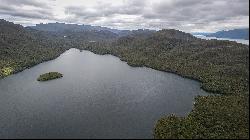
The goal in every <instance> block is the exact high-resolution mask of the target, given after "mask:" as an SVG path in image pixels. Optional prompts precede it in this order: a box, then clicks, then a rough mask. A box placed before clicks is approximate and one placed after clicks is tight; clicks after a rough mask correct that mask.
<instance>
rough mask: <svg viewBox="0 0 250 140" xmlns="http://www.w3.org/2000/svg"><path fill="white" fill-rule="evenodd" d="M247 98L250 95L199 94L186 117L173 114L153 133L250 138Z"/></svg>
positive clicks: (169, 135) (160, 123) (159, 135)
mask: <svg viewBox="0 0 250 140" xmlns="http://www.w3.org/2000/svg"><path fill="white" fill-rule="evenodd" d="M248 98H249V96H248V95H237V96H235V95H232V96H208V97H197V98H196V104H195V106H194V109H193V111H192V112H191V113H190V114H189V115H188V116H187V117H185V118H179V117H176V116H175V115H171V116H167V117H165V118H162V119H161V120H159V121H158V122H157V124H156V126H155V133H154V136H155V138H157V139H166V138H178V139H181V138H189V139H199V138H201V139H218V138H221V139H223V138H225V139H232V138H235V139H239V138H241V139H242V138H245V139H247V138H249V125H247V124H249V118H248V116H249V114H248V109H249V104H248V102H249V101H248Z"/></svg>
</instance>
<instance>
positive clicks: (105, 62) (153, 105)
mask: <svg viewBox="0 0 250 140" xmlns="http://www.w3.org/2000/svg"><path fill="white" fill-rule="evenodd" d="M50 71H57V72H60V73H62V74H64V77H63V78H61V79H57V80H52V81H48V82H38V81H36V78H37V77H38V76H39V75H40V74H43V73H46V72H50ZM197 95H207V93H206V92H205V91H203V90H201V89H200V84H199V83H198V82H197V81H194V80H190V79H185V78H182V77H180V76H177V75H175V74H170V73H166V72H160V71H156V70H153V69H150V68H145V67H142V68H134V67H130V66H128V65H127V63H126V62H122V61H120V59H119V58H117V57H114V56H111V55H104V56H101V55H96V54H94V53H92V52H89V51H82V52H81V51H79V50H77V49H70V50H68V51H66V52H65V53H63V54H62V55H61V56H60V57H58V58H57V59H55V60H52V61H48V62H45V63H42V64H39V65H37V66H35V67H32V68H31V69H27V70H25V71H23V72H20V73H18V74H14V75H11V76H9V77H6V78H4V79H2V80H0V138H152V137H153V135H152V134H153V128H154V125H155V123H156V121H157V120H158V119H160V118H161V117H163V116H165V115H170V114H176V115H179V116H185V115H187V114H188V113H189V112H190V111H191V110H192V107H193V103H194V98H195V96H197Z"/></svg>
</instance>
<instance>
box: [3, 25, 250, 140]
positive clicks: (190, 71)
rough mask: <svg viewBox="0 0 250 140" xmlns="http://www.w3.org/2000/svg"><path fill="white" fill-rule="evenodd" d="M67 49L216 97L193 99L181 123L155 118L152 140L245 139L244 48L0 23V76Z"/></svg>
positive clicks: (165, 33) (167, 36) (168, 32)
mask: <svg viewBox="0 0 250 140" xmlns="http://www.w3.org/2000/svg"><path fill="white" fill-rule="evenodd" d="M102 34H106V35H102ZM107 34H108V35H107ZM93 40H94V41H93ZM72 47H74V48H78V49H84V50H89V51H92V52H94V53H97V54H112V55H114V56H117V57H119V58H120V59H121V60H123V61H126V62H127V63H128V64H129V65H131V66H146V67H151V68H154V69H157V70H161V71H166V72H172V73H176V74H179V75H181V76H184V77H188V78H192V79H195V80H198V81H200V82H201V87H202V88H203V89H204V90H207V91H210V92H212V93H215V94H211V95H210V96H207V97H197V98H196V102H195V106H194V109H193V111H192V112H191V113H190V114H189V115H188V116H187V117H185V118H179V117H177V116H175V115H171V116H166V117H163V118H162V119H160V120H159V121H158V122H157V124H156V126H155V130H154V137H155V138H249V114H248V111H249V100H248V98H249V46H247V45H243V44H239V43H236V42H231V41H218V40H202V39H198V38H196V37H194V36H192V35H191V34H188V33H184V32H181V31H178V30H173V29H164V30H161V31H157V32H156V31H149V30H137V31H131V32H129V33H128V34H127V35H126V36H122V37H119V35H115V33H113V32H110V31H108V32H107V31H77V32H72V31H65V32H63V33H62V34H60V33H58V32H53V31H43V30H35V29H33V28H23V27H22V26H21V25H15V24H13V23H10V22H7V21H4V20H1V21H0V69H1V72H0V77H5V76H7V75H10V74H12V73H15V72H18V71H21V70H24V69H26V68H29V67H31V66H33V65H35V64H38V63H41V62H43V61H47V60H50V59H54V58H56V57H57V56H59V55H60V54H61V53H62V52H64V51H65V50H67V49H69V48H72Z"/></svg>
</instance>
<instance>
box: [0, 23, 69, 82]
mask: <svg viewBox="0 0 250 140" xmlns="http://www.w3.org/2000/svg"><path fill="white" fill-rule="evenodd" d="M66 45H67V43H66V42H65V41H64V42H63V41H60V40H59V39H57V38H56V37H53V36H51V35H49V34H46V33H43V34H42V33H39V32H37V31H33V30H32V31H29V30H26V29H25V28H23V27H22V26H21V25H16V24H13V23H10V22H7V21H3V20H0V78H3V77H6V76H8V75H10V74H13V73H16V72H20V71H22V70H24V69H26V68H30V67H32V66H34V65H36V64H39V63H41V62H44V61H48V60H51V59H55V58H56V57H58V56H59V55H60V54H61V53H63V52H64V51H66V50H67V49H68V48H66V47H65V46H66ZM54 46H57V47H54Z"/></svg>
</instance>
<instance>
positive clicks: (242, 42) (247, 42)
mask: <svg viewBox="0 0 250 140" xmlns="http://www.w3.org/2000/svg"><path fill="white" fill-rule="evenodd" d="M195 37H198V38H201V39H206V40H211V39H217V40H229V41H235V42H237V43H241V44H245V45H249V40H245V39H230V38H216V37H206V36H204V35H195Z"/></svg>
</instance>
